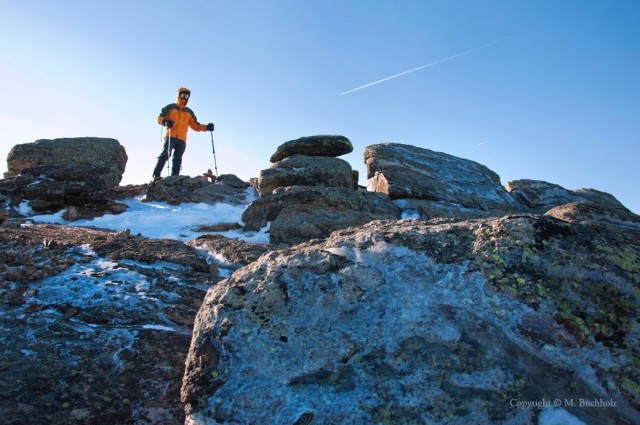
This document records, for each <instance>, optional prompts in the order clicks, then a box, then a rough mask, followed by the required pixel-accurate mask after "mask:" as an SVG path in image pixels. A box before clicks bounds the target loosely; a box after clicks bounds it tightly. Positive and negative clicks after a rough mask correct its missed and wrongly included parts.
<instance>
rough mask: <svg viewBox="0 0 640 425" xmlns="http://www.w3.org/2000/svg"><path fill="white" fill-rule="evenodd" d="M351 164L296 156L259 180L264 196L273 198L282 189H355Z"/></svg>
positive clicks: (264, 173) (336, 159) (286, 160)
mask: <svg viewBox="0 0 640 425" xmlns="http://www.w3.org/2000/svg"><path fill="white" fill-rule="evenodd" d="M357 183H358V182H357V181H354V175H353V170H352V169H351V165H349V163H348V162H347V161H345V160H343V159H340V158H332V157H328V156H308V155H293V156H288V157H286V158H285V159H283V160H281V161H278V162H276V163H275V164H273V166H272V167H271V168H268V169H266V170H262V171H261V172H260V178H259V181H258V188H259V189H258V190H259V192H260V195H262V196H265V195H270V194H272V193H273V191H274V190H276V189H277V188H279V187H288V186H330V187H345V188H349V189H355V188H356V186H357Z"/></svg>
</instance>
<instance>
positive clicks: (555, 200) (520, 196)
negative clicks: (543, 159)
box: [505, 179, 629, 214]
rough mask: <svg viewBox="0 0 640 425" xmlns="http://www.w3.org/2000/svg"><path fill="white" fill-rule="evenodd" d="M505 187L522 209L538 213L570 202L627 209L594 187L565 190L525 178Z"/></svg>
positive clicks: (612, 197) (611, 196) (558, 186)
mask: <svg viewBox="0 0 640 425" xmlns="http://www.w3.org/2000/svg"><path fill="white" fill-rule="evenodd" d="M505 187H506V189H507V191H508V192H509V193H510V194H511V196H512V197H513V198H514V199H515V200H516V201H518V202H519V203H520V204H522V206H523V207H524V208H523V210H527V211H530V212H534V213H538V214H544V213H545V212H546V211H548V210H550V209H551V208H554V207H557V206H559V205H564V204H570V203H572V202H592V203H594V204H598V205H601V206H603V207H607V208H617V209H623V210H627V209H626V208H625V207H624V205H622V204H621V203H620V202H619V201H618V200H617V199H616V198H615V197H614V196H613V195H611V194H609V193H606V192H600V191H598V190H595V189H577V190H567V189H565V188H564V187H562V186H560V185H557V184H553V183H548V182H545V181H541V180H526V179H522V180H514V181H512V182H509V183H507V185H506V186H505ZM627 211H629V210H627Z"/></svg>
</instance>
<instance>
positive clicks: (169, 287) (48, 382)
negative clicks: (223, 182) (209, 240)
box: [0, 225, 218, 425]
mask: <svg viewBox="0 0 640 425" xmlns="http://www.w3.org/2000/svg"><path fill="white" fill-rule="evenodd" d="M180 245H181V246H180ZM205 267H206V262H205V261H204V260H203V259H202V258H201V257H200V256H199V255H198V254H197V253H196V251H195V250H194V249H193V248H191V247H188V246H186V245H184V244H180V243H179V242H176V241H154V240H148V239H144V238H138V237H130V236H129V235H128V233H127V232H121V233H116V232H109V231H103V230H96V229H84V228H75V227H65V226H55V225H30V226H23V227H20V228H5V227H0V422H2V423H3V424H7V425H14V424H15V425H22V424H25V423H30V424H128V423H132V424H133V423H135V424H155V425H164V424H176V423H183V422H184V409H183V406H182V404H181V401H180V383H181V378H182V375H183V370H184V360H185V358H186V354H187V351H188V347H189V341H190V338H191V328H192V324H193V319H194V316H195V313H196V311H197V309H198V308H199V306H200V304H201V301H202V299H203V297H204V294H205V291H206V289H208V288H209V287H210V286H211V285H212V284H214V283H215V282H216V281H217V280H218V279H217V278H216V277H215V276H214V275H212V274H210V273H208V272H206V273H202V272H199V271H198V270H202V269H204V268H205Z"/></svg>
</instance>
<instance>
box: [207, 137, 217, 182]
mask: <svg viewBox="0 0 640 425" xmlns="http://www.w3.org/2000/svg"><path fill="white" fill-rule="evenodd" d="M209 133H210V134H211V150H212V151H213V166H214V168H215V169H216V178H217V177H218V162H217V161H216V148H215V146H214V145H213V131H210V132H209Z"/></svg>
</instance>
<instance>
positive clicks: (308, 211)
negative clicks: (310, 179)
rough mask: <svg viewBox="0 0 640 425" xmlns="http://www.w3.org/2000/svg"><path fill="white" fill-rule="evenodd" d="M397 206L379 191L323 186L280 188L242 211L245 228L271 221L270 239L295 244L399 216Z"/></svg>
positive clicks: (256, 226)
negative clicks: (370, 191) (378, 192)
mask: <svg viewBox="0 0 640 425" xmlns="http://www.w3.org/2000/svg"><path fill="white" fill-rule="evenodd" d="M398 218H400V209H399V208H398V207H397V206H395V205H394V204H393V202H391V200H390V199H389V198H388V197H387V196H385V195H382V194H374V193H368V192H360V191H356V190H352V189H345V188H339V187H324V186H314V187H309V186H291V187H287V188H279V189H277V190H276V191H275V192H274V193H273V194H272V195H269V196H265V197H262V198H259V199H257V200H256V201H254V202H253V203H252V204H251V205H249V207H248V208H247V209H246V211H245V212H244V213H243V214H242V221H243V222H244V223H245V227H244V229H245V230H258V229H260V228H262V227H264V226H266V225H267V223H268V222H271V227H270V241H271V243H276V244H282V243H283V244H295V243H299V242H302V241H306V240H309V239H314V238H324V237H327V236H329V234H330V233H331V232H332V231H334V230H337V229H343V228H345V227H349V226H354V225H361V224H364V223H367V222H369V221H371V220H380V219H398Z"/></svg>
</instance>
